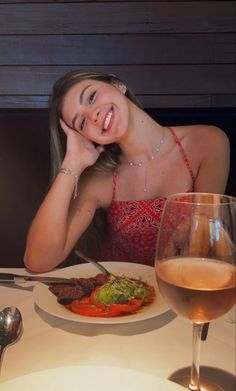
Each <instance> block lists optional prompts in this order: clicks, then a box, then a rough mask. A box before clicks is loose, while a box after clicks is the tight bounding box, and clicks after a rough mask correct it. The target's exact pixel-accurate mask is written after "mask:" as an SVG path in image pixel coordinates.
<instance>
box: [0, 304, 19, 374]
mask: <svg viewBox="0 0 236 391" xmlns="http://www.w3.org/2000/svg"><path fill="white" fill-rule="evenodd" d="M21 332H22V316H21V313H20V311H19V309H18V308H16V307H6V308H4V309H3V310H2V311H1V312H0V369H1V362H2V357H3V353H4V350H5V348H6V347H7V346H8V345H11V344H12V343H13V342H16V341H17V340H18V338H19V337H20V335H21Z"/></svg>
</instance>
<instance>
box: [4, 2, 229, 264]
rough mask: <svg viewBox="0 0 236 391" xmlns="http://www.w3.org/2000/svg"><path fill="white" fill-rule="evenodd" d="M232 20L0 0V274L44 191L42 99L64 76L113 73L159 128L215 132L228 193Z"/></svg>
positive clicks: (188, 5)
mask: <svg viewBox="0 0 236 391" xmlns="http://www.w3.org/2000/svg"><path fill="white" fill-rule="evenodd" d="M235 17H236V4H235V1H122V0H120V1H53V0H51V1H34V0H31V1H27V0H26V1H20V0H15V1H2V0H0V181H1V182H0V183H1V191H0V267H1V266H2V267H7V266H9V267H11V266H22V265H23V262H22V257H23V253H24V248H25V240H26V234H27V231H28V228H29V225H30V223H31V220H32V218H33V216H34V214H35V212H36V210H37V208H38V206H39V204H40V202H41V201H42V199H43V197H44V195H45V193H46V192H47V190H48V187H49V172H50V155H49V129H48V112H47V105H48V98H49V94H50V91H51V88H52V85H53V83H54V81H55V80H56V79H57V78H58V77H59V76H61V75H62V74H63V73H65V72H67V71H69V70H71V69H78V68H86V69H87V68H89V69H98V70H103V71H108V72H110V73H115V74H117V75H118V76H120V77H121V78H123V79H124V81H125V82H127V84H128V85H129V86H130V87H131V88H132V89H133V91H134V92H135V94H136V95H137V96H138V98H139V99H140V101H141V102H142V104H143V106H144V107H145V108H146V109H147V111H148V112H149V113H150V114H151V115H152V116H153V117H154V118H155V119H156V120H157V121H159V122H160V123H161V124H163V125H174V124H175V125H178V124H190V123H204V124H212V125H216V126H219V127H221V128H222V129H223V130H224V131H225V132H226V133H227V134H228V136H229V139H230V143H231V171H230V177H229V182H228V186H227V190H226V193H227V194H232V195H236V164H235V150H236V148H235V144H236V129H235V125H236V111H235V106H236V104H235V103H236V94H235V84H236V77H235V62H236V61H235V53H236V51H235V30H236V27H235ZM206 142H207V141H206Z"/></svg>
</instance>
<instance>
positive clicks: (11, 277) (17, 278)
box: [0, 273, 76, 285]
mask: <svg viewBox="0 0 236 391" xmlns="http://www.w3.org/2000/svg"><path fill="white" fill-rule="evenodd" d="M27 281H36V282H42V283H45V284H67V285H76V279H74V278H63V277H50V276H30V275H20V274H13V273H0V284H11V283H13V284H20V283H24V282H27Z"/></svg>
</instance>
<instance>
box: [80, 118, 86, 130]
mask: <svg viewBox="0 0 236 391" xmlns="http://www.w3.org/2000/svg"><path fill="white" fill-rule="evenodd" d="M84 125H85V119H84V118H83V119H82V121H81V123H80V130H84Z"/></svg>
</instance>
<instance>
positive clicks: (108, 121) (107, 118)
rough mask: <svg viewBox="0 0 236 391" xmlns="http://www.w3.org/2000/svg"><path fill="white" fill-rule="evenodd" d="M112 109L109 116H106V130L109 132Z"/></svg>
mask: <svg viewBox="0 0 236 391" xmlns="http://www.w3.org/2000/svg"><path fill="white" fill-rule="evenodd" d="M112 111H113V110H112V109H111V110H109V111H108V113H107V115H106V119H105V122H104V129H105V130H107V128H108V126H109V124H110V121H111V117H112Z"/></svg>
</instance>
